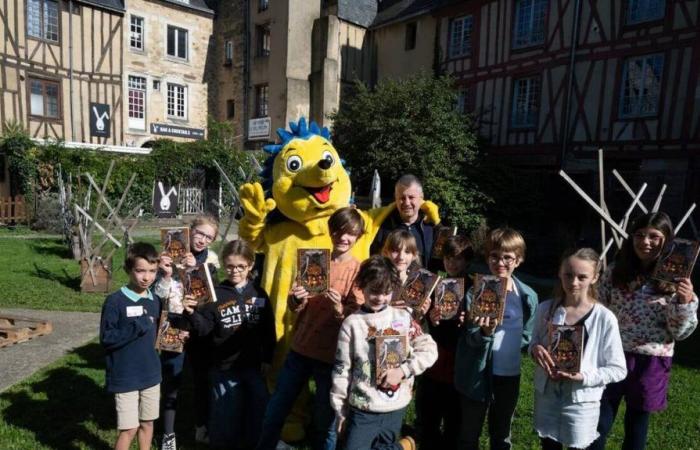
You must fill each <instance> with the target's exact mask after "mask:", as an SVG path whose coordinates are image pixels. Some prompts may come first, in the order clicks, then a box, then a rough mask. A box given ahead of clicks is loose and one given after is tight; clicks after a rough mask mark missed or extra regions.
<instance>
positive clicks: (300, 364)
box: [257, 207, 365, 450]
mask: <svg viewBox="0 0 700 450" xmlns="http://www.w3.org/2000/svg"><path fill="white" fill-rule="evenodd" d="M364 228H365V224H364V221H363V220H362V216H361V215H360V213H359V212H357V210H356V209H355V208H352V207H345V208H341V209H339V210H337V211H336V212H335V213H333V215H331V216H330V218H329V219H328V230H329V231H330V235H331V241H332V243H333V251H332V252H331V261H330V273H329V286H330V287H329V289H328V292H326V293H325V294H321V295H317V296H313V297H312V296H310V295H309V293H308V292H307V291H306V289H304V288H303V287H301V286H297V285H296V284H294V285H293V286H292V291H291V292H290V293H289V308H290V310H291V311H293V312H294V313H295V314H297V319H296V323H295V325H294V338H293V340H292V346H291V349H290V350H289V352H288V353H287V357H286V359H285V361H284V366H283V367H282V370H281V371H280V373H279V375H278V377H277V380H278V381H277V388H276V390H275V392H274V393H273V395H272V398H271V399H270V404H269V406H268V408H267V411H266V412H265V421H264V424H263V433H262V438H261V440H260V442H259V443H258V447H257V448H258V449H261V450H266V449H274V448H275V447H276V445H277V442H278V441H279V438H280V433H281V431H282V426H283V425H284V420H285V418H286V417H287V415H288V414H289V412H290V411H291V409H292V406H293V405H294V402H295V400H296V399H297V397H298V396H299V394H300V393H301V391H302V390H303V388H304V387H305V386H306V385H307V384H308V382H309V379H310V378H313V379H314V382H315V383H316V393H315V400H314V411H313V421H314V422H313V426H314V437H313V440H312V445H311V447H312V448H313V449H314V450H324V449H325V450H333V449H335V446H336V426H335V414H334V412H333V409H332V408H331V404H330V390H331V372H332V370H333V362H334V361H335V348H336V343H337V341H338V331H339V330H340V325H341V324H342V323H343V319H344V318H345V317H347V316H348V315H349V314H351V313H352V312H354V311H356V310H357V309H358V308H359V304H360V303H362V295H361V293H360V292H359V290H358V289H354V288H353V286H354V282H355V277H356V276H357V272H358V271H359V269H360V263H359V261H358V260H357V259H355V258H354V257H353V256H352V255H351V254H350V251H351V250H352V248H353V246H354V245H355V242H357V239H358V238H359V237H360V236H362V234H363V233H364Z"/></svg>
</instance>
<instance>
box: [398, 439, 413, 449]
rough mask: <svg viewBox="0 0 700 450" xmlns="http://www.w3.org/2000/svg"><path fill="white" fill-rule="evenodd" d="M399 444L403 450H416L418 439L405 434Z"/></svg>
mask: <svg viewBox="0 0 700 450" xmlns="http://www.w3.org/2000/svg"><path fill="white" fill-rule="evenodd" d="M399 445H400V446H401V448H402V449H403V450H416V441H414V440H413V438H412V437H411V436H404V437H402V438H401V439H399Z"/></svg>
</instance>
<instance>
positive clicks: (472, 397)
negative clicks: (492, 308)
mask: <svg viewBox="0 0 700 450" xmlns="http://www.w3.org/2000/svg"><path fill="white" fill-rule="evenodd" d="M525 248H526V247H525V239H523V236H522V235H521V234H520V233H519V232H517V231H515V230H513V229H511V228H497V229H495V230H492V231H491V232H490V233H489V235H488V237H487V239H486V242H485V245H484V255H485V256H486V262H487V264H488V267H489V270H490V272H491V274H492V275H496V276H499V277H503V278H506V279H507V280H508V282H507V283H508V284H507V295H506V299H505V307H504V314H503V323H498V321H492V320H490V319H489V318H485V317H469V319H468V321H467V323H466V324H465V326H464V328H463V332H462V334H461V336H460V338H459V341H458V342H457V352H456V359H455V387H456V388H457V391H459V393H460V394H461V404H462V408H461V409H462V417H461V421H462V426H461V430H460V437H459V441H460V444H459V448H460V449H478V448H479V436H480V435H481V429H482V428H483V425H484V420H485V419H486V415H487V413H488V430H489V439H490V441H491V448H492V449H510V448H511V442H510V428H511V422H512V420H513V413H514V412H515V406H516V405H517V403H518V396H519V394H520V361H521V351H522V350H523V349H524V348H525V347H527V345H528V344H529V343H530V338H531V336H532V328H533V325H534V312H535V309H536V308H537V303H538V299H537V294H536V293H535V291H533V290H532V288H530V286H528V285H526V284H525V283H523V282H522V281H520V280H518V279H517V278H516V277H514V276H513V271H514V270H515V269H516V268H517V267H518V266H519V265H520V264H521V263H522V262H523V261H524V259H525ZM472 295H473V290H470V291H469V292H468V293H467V298H466V307H467V310H469V305H470V304H471V300H472Z"/></svg>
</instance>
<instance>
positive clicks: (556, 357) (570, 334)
mask: <svg viewBox="0 0 700 450" xmlns="http://www.w3.org/2000/svg"><path fill="white" fill-rule="evenodd" d="M548 351H549V355H550V356H551V357H552V360H553V361H554V366H555V368H556V369H557V370H559V371H561V372H568V373H577V372H580V371H581V358H582V357H583V325H554V324H551V323H550V324H549V349H548Z"/></svg>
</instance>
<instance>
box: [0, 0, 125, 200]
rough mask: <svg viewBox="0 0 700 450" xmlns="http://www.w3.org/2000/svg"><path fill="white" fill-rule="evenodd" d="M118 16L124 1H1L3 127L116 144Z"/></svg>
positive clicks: (4, 187) (4, 188)
mask: <svg viewBox="0 0 700 450" xmlns="http://www.w3.org/2000/svg"><path fill="white" fill-rule="evenodd" d="M123 18H124V6H123V4H122V2H121V0H86V1H80V0H70V1H65V0H5V1H3V2H1V3H0V19H1V20H0V35H2V43H1V44H0V123H2V124H5V123H11V122H17V123H21V124H22V125H23V126H24V127H25V128H26V130H27V131H28V132H29V134H30V136H31V137H33V138H39V139H43V138H50V139H62V140H65V141H69V142H70V141H73V142H85V143H95V144H106V145H109V144H117V143H120V142H121V141H122V140H123V137H124V136H123V127H122V119H121V110H122V104H123V102H122V68H123V55H122V41H123ZM91 125H92V126H91ZM0 157H2V164H0V166H2V169H3V172H5V171H6V170H7V168H6V166H7V164H6V160H5V158H4V156H0ZM4 175H5V176H2V177H0V188H1V191H0V196H6V195H8V194H9V186H8V183H7V176H6V175H7V174H4Z"/></svg>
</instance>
